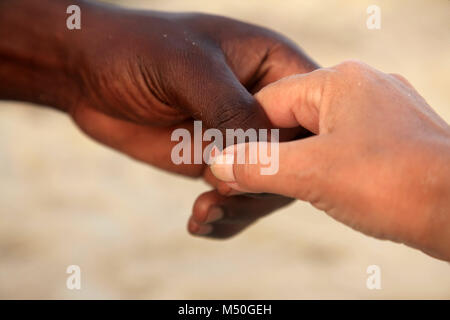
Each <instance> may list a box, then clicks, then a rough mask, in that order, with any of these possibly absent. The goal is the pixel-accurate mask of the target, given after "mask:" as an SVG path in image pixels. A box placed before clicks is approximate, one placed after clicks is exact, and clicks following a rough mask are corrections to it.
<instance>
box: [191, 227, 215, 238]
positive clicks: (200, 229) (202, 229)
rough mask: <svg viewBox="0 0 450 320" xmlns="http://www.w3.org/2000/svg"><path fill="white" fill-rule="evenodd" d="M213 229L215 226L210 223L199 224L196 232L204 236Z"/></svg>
mask: <svg viewBox="0 0 450 320" xmlns="http://www.w3.org/2000/svg"><path fill="white" fill-rule="evenodd" d="M212 229H213V227H212V226H210V225H208V224H203V225H199V226H198V230H197V232H196V233H195V234H197V235H199V236H204V235H207V234H209V233H211V231H212Z"/></svg>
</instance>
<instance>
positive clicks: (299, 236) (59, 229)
mask: <svg viewBox="0 0 450 320" xmlns="http://www.w3.org/2000/svg"><path fill="white" fill-rule="evenodd" d="M115 2H123V3H125V2H126V4H127V5H129V6H137V7H142V8H153V9H160V10H170V11H184V10H189V11H203V12H211V13H218V14H223V15H227V16H231V17H234V18H238V19H243V20H246V21H250V22H254V23H257V24H261V25H266V26H268V27H271V28H273V29H276V30H278V31H280V32H282V33H284V34H286V35H287V36H289V37H291V38H292V39H294V40H295V41H297V42H298V43H299V44H300V45H301V46H302V47H303V48H304V49H305V50H306V52H308V53H309V54H310V55H311V56H312V57H314V58H315V59H316V61H318V62H319V63H320V64H322V65H325V66H328V65H333V64H336V63H339V62H340V61H342V60H344V59H348V58H358V59H361V60H363V61H366V62H367V63H369V64H371V65H373V66H375V67H377V68H380V69H382V70H383V71H386V72H396V73H400V74H402V75H404V76H406V78H408V79H409V80H410V81H411V83H412V84H413V85H414V86H415V87H416V88H417V89H418V91H419V92H420V93H422V94H423V96H424V97H425V99H426V100H427V101H428V102H429V103H430V104H431V105H432V106H433V107H434V108H435V109H436V110H437V111H438V113H439V114H440V115H441V116H443V117H444V118H445V119H446V120H447V121H448V122H450V90H449V80H450V42H449V40H450V37H449V36H450V2H449V1H446V0H442V1H438V0H435V1H425V0H423V1H360V0H359V1H356V0H355V1H348V0H347V1H312V0H310V1H300V0H289V1H275V0H272V1H270V0H247V1H242V0H240V1H233V0H226V1H220V0H217V1H210V0H195V1H181V0H178V1H175V0H161V1H143V0H142V1H131V0H127V1H115ZM370 4H377V5H379V6H380V7H381V10H382V26H381V30H377V31H375V30H368V29H367V28H366V24H365V21H366V18H367V14H366V8H367V6H368V5H370ZM207 189H208V187H207V186H206V185H204V184H203V183H202V182H200V181H193V180H189V179H184V178H179V177H175V176H171V175H169V174H167V173H163V172H160V171H158V170H156V169H153V168H150V167H147V166H145V165H143V164H139V163H136V162H133V161H130V160H129V159H127V158H126V157H125V156H122V155H120V154H117V153H115V152H113V151H111V150H109V149H106V148H105V147H102V146H100V145H98V144H96V143H94V142H92V141H90V140H89V139H87V138H86V137H85V136H83V135H82V134H81V133H80V132H79V131H78V130H77V129H76V128H75V126H73V125H72V123H71V122H70V121H69V119H68V118H67V117H66V116H64V115H63V114H60V113H57V112H53V111H51V110H47V109H44V108H35V107H30V106H28V105H24V104H19V103H11V102H5V103H1V105H0V298H62V299H66V298H148V299H166V298H182V299H189V298H192V299H197V298H201V299H208V298H209V299H216V298H237V299H241V298H243V299H247V298H248V299H257V298H274V299H278V298H280V299H298V298H327V299H328V298H369V299H372V298H375V299H379V298H445V299H448V298H450V265H449V264H447V263H445V262H440V261H438V260H435V259H432V258H430V257H428V256H425V255H424V254H422V253H420V252H418V251H415V250H412V249H409V248H407V247H405V246H402V245H397V244H393V243H390V242H383V241H378V240H374V239H371V238H368V237H365V236H363V235H361V234H359V233H356V232H354V231H352V230H351V229H349V228H347V227H345V226H342V225H340V224H338V223H336V222H334V221H333V220H332V219H330V218H328V217H327V216H326V215H324V214H322V213H321V212H319V211H316V210H315V209H313V208H312V207H311V206H309V205H307V204H304V203H297V204H295V205H292V206H290V207H289V208H287V209H285V210H282V211H279V212H277V213H276V214H273V215H272V216H269V217H267V218H266V219H264V220H263V221H261V222H259V223H258V224H256V225H255V226H253V227H252V228H251V229H249V230H248V231H247V232H245V233H244V234H242V235H240V236H238V237H236V238H234V239H232V240H229V241H225V242H217V241H206V240H202V239H197V238H193V237H191V236H189V235H188V234H187V232H186V229H185V224H186V219H187V217H188V215H189V213H190V211H191V205H192V203H193V201H194V199H195V197H196V195H197V194H199V193H200V192H202V191H205V190H207ZM72 264H76V265H79V266H80V267H81V271H82V289H81V290H80V291H70V290H68V289H66V285H65V283H66V278H67V274H66V273H65V270H66V268H67V266H68V265H72ZM371 264H376V265H379V266H380V267H381V271H382V290H378V291H377V290H375V291H370V290H368V289H367V288H366V285H365V283H366V278H367V274H366V268H367V266H368V265H371Z"/></svg>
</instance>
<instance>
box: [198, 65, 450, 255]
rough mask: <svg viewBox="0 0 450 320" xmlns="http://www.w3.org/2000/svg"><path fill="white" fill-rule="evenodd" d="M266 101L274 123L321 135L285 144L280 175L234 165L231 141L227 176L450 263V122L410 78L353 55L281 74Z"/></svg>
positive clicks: (220, 163) (219, 165)
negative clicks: (330, 63) (294, 73)
mask: <svg viewBox="0 0 450 320" xmlns="http://www.w3.org/2000/svg"><path fill="white" fill-rule="evenodd" d="M256 99H257V100H258V101H259V103H260V104H261V105H262V107H263V108H264V110H265V112H266V114H267V116H268V118H269V120H270V121H271V122H272V123H273V125H274V126H276V127H280V128H292V127H296V126H299V125H301V126H303V127H305V128H307V129H308V130H310V131H311V132H313V133H314V134H315V136H313V137H310V138H306V139H302V140H295V141H290V142H282V143H280V145H279V171H278V172H277V173H276V174H274V175H261V174H260V165H259V164H236V163H234V161H230V156H229V155H230V154H233V153H234V152H236V151H233V150H236V149H235V148H232V147H231V148H230V147H229V148H227V149H225V151H224V152H223V153H222V155H220V156H219V157H218V158H217V159H216V160H217V161H216V162H215V163H213V164H212V167H211V168H212V172H213V173H214V175H215V176H216V177H217V178H218V179H219V180H222V181H224V182H226V183H227V184H228V185H229V186H230V187H231V188H233V189H235V190H237V191H238V192H252V193H260V192H270V193H276V194H281V195H285V196H288V197H293V198H297V199H300V200H303V201H308V202H310V203H311V204H312V205H313V206H315V207H316V208H318V209H320V210H322V211H325V212H326V213H327V214H328V215H330V216H331V217H332V218H334V219H336V220H337V221H340V222H342V223H344V224H346V225H348V226H350V227H352V228H353V229H355V230H358V231H361V232H363V233H365V234H367V235H370V236H373V237H376V238H379V239H388V240H392V241H395V242H400V243H404V244H406V245H408V246H411V247H414V248H417V249H419V250H422V251H423V252H425V253H427V254H429V255H431V256H433V257H436V258H438V259H442V260H447V261H450V126H449V125H448V124H447V123H446V122H445V121H444V120H443V119H442V118H440V117H439V115H438V114H437V113H435V112H434V111H433V109H432V108H431V107H430V106H429V105H428V104H427V103H426V101H425V100H424V99H423V98H422V97H421V96H420V95H419V93H418V92H417V91H416V90H415V89H414V88H413V87H412V85H411V84H410V83H409V82H408V81H407V80H405V79H404V78H403V77H401V76H399V75H393V74H386V73H383V72H380V71H378V70H375V69H373V68H371V67H369V66H368V65H366V64H363V63H361V62H356V61H349V62H344V63H341V64H339V65H337V66H335V67H331V68H323V69H318V70H316V71H313V72H311V73H307V74H304V75H297V76H291V77H287V78H284V79H281V80H279V81H277V82H275V83H273V84H271V85H269V86H267V87H265V88H263V89H262V90H261V91H259V92H258V93H257V94H256ZM246 147H247V151H248V145H247V146H246ZM217 217H219V218H217ZM220 218H221V216H220V214H219V215H216V222H217V221H220ZM222 218H223V217H222ZM202 219H203V220H202ZM207 220H211V219H208V218H207ZM198 221H204V218H202V217H196V216H193V217H192V218H191V223H199V224H201V223H200V222H198ZM202 225H203V227H204V228H205V226H208V224H207V223H203V224H202Z"/></svg>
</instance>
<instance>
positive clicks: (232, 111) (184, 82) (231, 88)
mask: <svg viewBox="0 0 450 320" xmlns="http://www.w3.org/2000/svg"><path fill="white" fill-rule="evenodd" d="M211 60H212V59H211V58H205V59H204V60H202V64H201V65H200V66H198V61H194V63H192V64H186V65H183V68H185V70H184V71H183V74H184V75H185V76H182V77H175V79H176V82H177V83H176V85H175V86H172V89H173V90H170V91H171V93H172V100H173V104H174V105H175V106H178V107H179V108H182V109H183V110H185V111H187V112H188V113H190V115H191V116H192V117H193V118H194V119H196V120H201V121H203V122H204V124H205V126H206V127H209V128H217V129H219V130H222V131H224V130H225V129H228V128H229V129H237V128H241V129H243V130H247V129H249V128H268V127H270V122H269V121H268V119H267V116H266V115H265V113H264V110H263V109H262V108H261V105H260V104H259V102H258V101H257V100H256V99H255V98H254V97H253V96H252V94H251V93H250V92H248V90H247V89H246V88H245V87H244V86H243V85H242V84H241V82H240V81H239V80H238V79H237V77H236V76H235V74H234V73H233V71H232V70H231V69H230V68H229V66H228V65H227V63H226V61H225V58H224V57H216V58H215V60H214V61H211Z"/></svg>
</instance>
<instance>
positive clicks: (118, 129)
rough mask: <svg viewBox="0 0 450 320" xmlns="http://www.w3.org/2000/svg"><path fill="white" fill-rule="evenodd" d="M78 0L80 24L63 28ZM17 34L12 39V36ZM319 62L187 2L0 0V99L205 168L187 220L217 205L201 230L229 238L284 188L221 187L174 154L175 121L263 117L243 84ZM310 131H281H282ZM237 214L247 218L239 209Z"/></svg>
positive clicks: (289, 134) (159, 157)
mask: <svg viewBox="0 0 450 320" xmlns="http://www.w3.org/2000/svg"><path fill="white" fill-rule="evenodd" d="M73 4H76V5H78V6H80V8H81V12H82V20H81V21H82V22H81V24H82V26H81V30H68V29H67V28H66V19H67V17H68V14H66V8H67V7H68V6H69V5H73ZM12 34H14V38H12ZM316 68H317V65H316V64H315V63H314V62H313V61H312V60H311V59H310V58H308V57H307V56H306V55H305V54H304V53H303V52H302V51H301V49H299V48H298V47H297V46H296V45H295V44H293V43H292V42H291V41H289V40H288V39H286V38H285V37H283V36H281V35H279V34H277V33H275V32H273V31H270V30H267V29H265V28H261V27H258V26H254V25H250V24H246V23H243V22H240V21H236V20H232V19H228V18H224V17H220V16H212V15H204V14H196V13H186V14H183V13H170V14H169V13H162V12H154V11H141V10H127V9H123V8H119V7H116V6H109V5H103V4H98V3H95V2H91V1H72V0H70V1H67V0H53V1H52V0H42V1H35V0H2V1H0V78H1V79H2V82H1V83H0V99H10V100H20V101H29V102H32V103H35V104H38V105H46V106H51V107H53V108H56V109H59V110H61V111H63V112H66V113H67V114H69V115H70V116H71V117H72V118H73V120H74V122H75V123H76V125H78V126H79V127H80V129H81V130H82V131H83V132H85V133H86V134H87V135H88V136H89V137H91V138H93V139H95V140H97V141H98V142H100V143H102V144H105V145H107V146H109V147H111V148H113V149H115V150H118V151H120V152H123V153H125V154H127V155H128V156H130V157H132V158H134V159H137V160H139V161H143V162H145V163H148V164H151V165H153V166H156V167H158V168H161V169H164V170H167V171H170V172H173V173H178V174H182V175H186V176H191V177H204V178H205V180H206V181H207V182H208V183H209V184H211V185H212V186H213V187H214V188H215V190H213V191H211V192H208V193H205V194H202V195H200V197H199V198H198V199H197V200H196V202H195V204H194V209H193V216H195V217H198V218H199V221H198V222H200V223H197V222H195V221H194V220H192V219H191V220H190V222H189V224H188V229H189V231H190V232H191V233H193V234H203V235H206V232H205V230H202V224H201V222H202V217H206V216H208V214H209V213H208V212H209V211H210V210H212V209H213V208H214V209H215V211H217V209H221V210H222V211H223V212H224V213H225V214H226V217H227V222H226V223H223V221H222V222H220V223H219V222H218V223H217V226H216V227H215V228H214V229H213V230H212V231H211V230H210V232H209V233H208V234H207V236H208V237H213V238H226V237H230V236H232V235H234V234H236V233H238V232H239V231H241V230H243V229H244V228H246V227H247V226H248V225H250V224H251V223H252V222H254V221H256V220H257V219H258V218H259V217H262V216H264V215H266V214H268V213H270V212H271V211H273V210H276V209H278V208H280V207H282V206H285V205H286V204H288V203H289V202H290V201H291V199H289V198H286V197H282V196H275V195H273V196H266V197H263V198H255V197H254V196H247V195H239V196H235V197H225V196H224V195H229V194H230V191H231V188H229V187H228V186H227V185H226V184H224V183H221V182H220V181H218V180H217V179H215V178H214V176H213V175H212V174H211V172H210V171H209V169H208V168H207V167H206V166H204V165H178V166H177V165H175V164H174V163H173V162H172V161H171V159H170V154H171V150H172V147H173V146H174V145H175V144H176V143H177V142H171V141H170V136H171V133H172V132H173V130H174V129H176V128H187V129H189V130H192V126H193V120H194V119H197V120H202V121H203V124H204V127H205V128H219V129H220V130H224V129H226V128H242V129H244V130H246V129H248V128H255V129H259V128H268V127H270V126H271V124H270V122H269V121H268V119H267V117H266V115H265V113H264V111H263V109H262V108H261V106H260V105H259V103H258V101H257V100H255V99H254V97H253V96H252V93H255V92H257V91H259V90H260V89H261V88H262V87H264V86H266V85H267V84H269V83H272V82H274V81H276V80H278V79H281V78H283V77H285V76H288V75H292V74H298V73H305V72H310V71H312V70H314V69H316ZM309 134H310V133H309V132H308V131H307V130H305V129H303V128H301V127H296V128H293V129H287V130H284V131H283V132H282V133H281V138H282V139H284V140H289V139H292V138H294V137H304V136H307V135H309ZM244 216H245V217H246V218H245V219H244V218H243V217H244Z"/></svg>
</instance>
